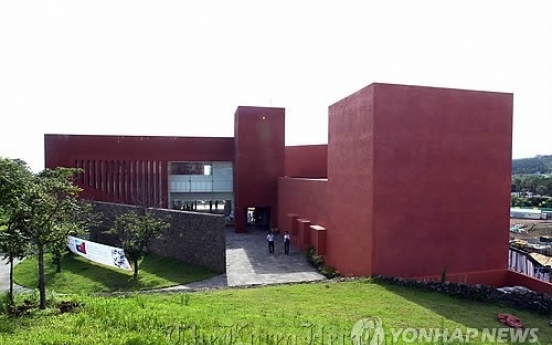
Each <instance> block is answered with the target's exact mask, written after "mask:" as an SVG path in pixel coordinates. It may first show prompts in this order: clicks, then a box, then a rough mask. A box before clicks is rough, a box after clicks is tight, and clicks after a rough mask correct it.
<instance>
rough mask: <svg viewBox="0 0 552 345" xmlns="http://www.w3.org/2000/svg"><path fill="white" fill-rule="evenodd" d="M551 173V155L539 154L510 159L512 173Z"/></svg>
mask: <svg viewBox="0 0 552 345" xmlns="http://www.w3.org/2000/svg"><path fill="white" fill-rule="evenodd" d="M538 173H541V174H551V173H552V155H539V156H535V157H533V158H521V159H514V160H512V175H523V174H538Z"/></svg>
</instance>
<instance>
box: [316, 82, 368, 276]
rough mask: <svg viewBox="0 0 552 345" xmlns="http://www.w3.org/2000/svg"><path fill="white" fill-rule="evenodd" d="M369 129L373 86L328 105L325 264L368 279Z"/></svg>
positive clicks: (346, 273) (344, 272)
mask: <svg viewBox="0 0 552 345" xmlns="http://www.w3.org/2000/svg"><path fill="white" fill-rule="evenodd" d="M374 126H375V124H374V104H373V87H372V86H368V87H366V88H364V89H362V90H361V91H359V92H357V93H355V94H353V95H351V96H349V97H346V98H344V99H343V100H341V101H339V102H337V103H336V104H334V105H332V106H330V109H329V137H328V182H327V183H328V186H327V191H328V192H327V195H328V197H327V200H328V203H327V204H328V205H327V212H328V214H329V217H330V220H329V224H328V225H327V227H328V229H330V230H329V233H328V239H327V240H328V248H327V256H326V262H327V263H328V264H329V265H332V266H335V267H336V268H337V269H338V270H339V271H340V272H341V273H343V274H344V275H371V274H372V256H373V251H374V247H373V227H374V217H373V214H372V212H373V202H374V200H373V193H374V184H373V178H374V175H373V171H374V169H375V167H374V164H373V162H374V157H373V156H374V152H373V140H374V139H373V138H374V135H375V130H374ZM321 225H326V224H321Z"/></svg>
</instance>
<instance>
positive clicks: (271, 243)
mask: <svg viewBox="0 0 552 345" xmlns="http://www.w3.org/2000/svg"><path fill="white" fill-rule="evenodd" d="M266 241H267V242H268V252H269V253H271V254H272V253H274V234H273V233H272V231H269V232H268V235H266Z"/></svg>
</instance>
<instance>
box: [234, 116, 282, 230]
mask: <svg viewBox="0 0 552 345" xmlns="http://www.w3.org/2000/svg"><path fill="white" fill-rule="evenodd" d="M234 116H235V117H234V217H235V229H236V232H244V231H245V226H246V221H247V208H248V207H254V208H257V209H261V210H262V211H263V213H262V214H263V217H269V219H268V223H269V224H270V226H275V225H276V222H277V212H276V206H277V202H278V196H277V192H278V184H277V181H278V177H280V176H284V160H285V146H284V145H285V109H284V108H266V107H238V109H237V110H236V113H235V115H234ZM264 221H265V222H266V221H267V220H266V219H265V220H264Z"/></svg>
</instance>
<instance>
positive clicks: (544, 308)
mask: <svg viewBox="0 0 552 345" xmlns="http://www.w3.org/2000/svg"><path fill="white" fill-rule="evenodd" d="M373 280H374V281H376V282H382V283H387V284H392V285H399V286H408V287H414V288H420V289H424V290H429V291H435V292H441V293H444V294H447V295H451V296H456V297H460V298H464V299H468V300H472V301H488V302H495V303H500V304H503V305H508V306H512V307H514V308H519V309H525V310H531V311H535V312H537V313H540V314H544V315H548V316H552V296H551V295H549V294H545V293H539V292H532V291H512V292H503V291H501V290H498V289H496V288H494V287H491V286H486V285H481V284H476V285H467V284H461V283H449V282H444V283H442V282H432V281H421V280H418V281H417V280H408V279H403V278H400V277H386V276H381V275H378V276H374V277H373Z"/></svg>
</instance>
